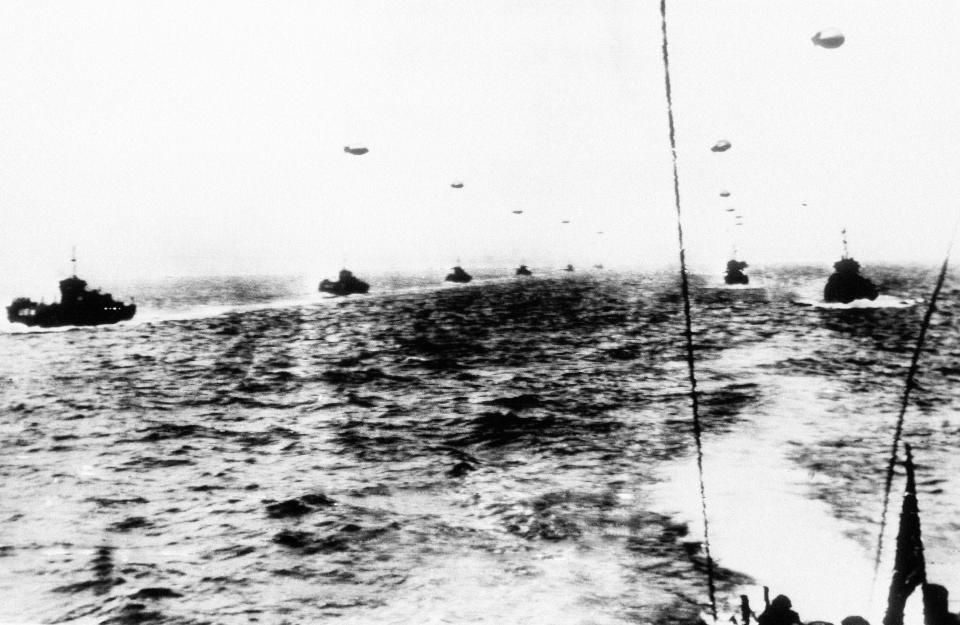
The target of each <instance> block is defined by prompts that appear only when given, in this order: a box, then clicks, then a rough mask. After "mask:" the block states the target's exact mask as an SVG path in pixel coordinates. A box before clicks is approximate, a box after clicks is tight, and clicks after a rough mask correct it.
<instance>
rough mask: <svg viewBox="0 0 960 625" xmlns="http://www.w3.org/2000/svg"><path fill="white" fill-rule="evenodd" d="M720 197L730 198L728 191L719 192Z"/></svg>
mask: <svg viewBox="0 0 960 625" xmlns="http://www.w3.org/2000/svg"><path fill="white" fill-rule="evenodd" d="M720 197H730V192H729V191H721V192H720Z"/></svg>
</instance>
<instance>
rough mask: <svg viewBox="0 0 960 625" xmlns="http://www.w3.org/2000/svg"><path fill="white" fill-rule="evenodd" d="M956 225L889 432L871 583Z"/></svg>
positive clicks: (881, 544) (876, 566) (881, 548)
mask: <svg viewBox="0 0 960 625" xmlns="http://www.w3.org/2000/svg"><path fill="white" fill-rule="evenodd" d="M957 224H960V221H958V222H957ZM957 224H955V225H954V227H953V234H952V235H951V237H950V244H949V245H948V246H947V254H946V256H945V257H944V259H943V265H942V266H941V267H940V275H939V276H937V283H936V285H935V286H934V287H933V293H932V294H931V295H930V304H929V305H928V306H927V310H926V312H925V313H924V314H923V321H921V322H920V332H919V334H917V344H916V345H915V346H914V348H913V356H912V357H911V358H910V369H909V370H908V371H907V381H906V384H905V385H904V388H903V396H902V397H901V398H900V413H899V414H898V415H897V426H896V428H895V429H894V432H893V445H892V446H891V448H890V459H889V461H888V462H887V475H886V478H885V481H884V485H883V510H882V512H881V513H880V535H879V536H878V537H877V552H876V554H875V555H874V559H873V579H874V582H876V579H877V572H878V571H879V570H880V557H881V555H882V554H883V534H884V531H885V530H886V527H887V510H888V508H889V506H890V488H891V486H892V484H893V469H894V466H895V465H896V463H897V449H898V448H899V446H900V439H901V438H902V437H903V422H904V416H905V415H906V413H907V404H908V403H909V401H910V391H911V390H912V389H913V387H914V386H916V382H915V378H916V376H917V370H918V369H919V362H920V353H921V352H922V351H923V341H924V339H925V338H926V336H927V328H929V327H930V319H931V318H932V317H933V312H934V310H936V308H937V298H938V297H939V296H940V290H941V289H942V288H943V282H944V280H945V279H946V277H947V265H948V264H949V263H950V252H951V250H952V248H953V241H954V239H955V237H956V233H957Z"/></svg>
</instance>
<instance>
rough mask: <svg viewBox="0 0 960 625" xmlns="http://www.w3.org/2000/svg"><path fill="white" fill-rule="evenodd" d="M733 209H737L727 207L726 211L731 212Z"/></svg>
mask: <svg viewBox="0 0 960 625" xmlns="http://www.w3.org/2000/svg"><path fill="white" fill-rule="evenodd" d="M735 210H737V209H735V208H728V209H727V212H728V213H732V212H733V211H735Z"/></svg>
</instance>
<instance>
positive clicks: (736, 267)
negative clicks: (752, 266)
mask: <svg viewBox="0 0 960 625" xmlns="http://www.w3.org/2000/svg"><path fill="white" fill-rule="evenodd" d="M746 268H747V263H745V262H744V261H742V260H736V259H731V260H728V261H727V273H726V274H724V276H723V281H724V282H726V283H727V284H750V276H748V275H747V274H745V273H743V270H744V269H746Z"/></svg>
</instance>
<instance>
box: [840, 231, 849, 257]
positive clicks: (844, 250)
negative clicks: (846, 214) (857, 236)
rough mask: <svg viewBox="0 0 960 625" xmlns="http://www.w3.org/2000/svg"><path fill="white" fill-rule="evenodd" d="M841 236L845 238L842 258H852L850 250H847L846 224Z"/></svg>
mask: <svg viewBox="0 0 960 625" xmlns="http://www.w3.org/2000/svg"><path fill="white" fill-rule="evenodd" d="M840 237H841V239H842V240H843V256H841V258H850V252H849V251H848V250H847V228H846V226H844V228H843V230H841V231H840Z"/></svg>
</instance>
